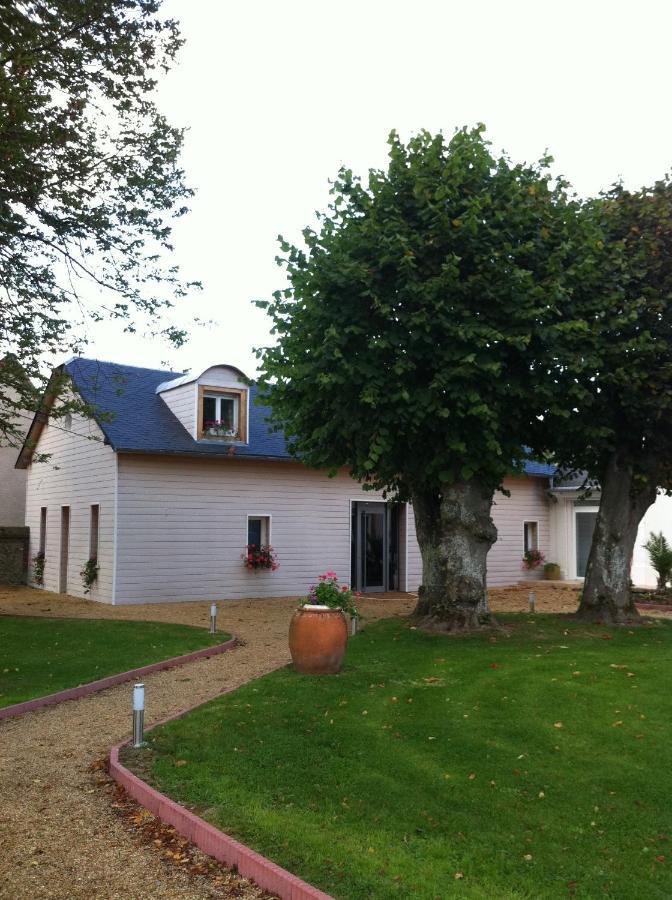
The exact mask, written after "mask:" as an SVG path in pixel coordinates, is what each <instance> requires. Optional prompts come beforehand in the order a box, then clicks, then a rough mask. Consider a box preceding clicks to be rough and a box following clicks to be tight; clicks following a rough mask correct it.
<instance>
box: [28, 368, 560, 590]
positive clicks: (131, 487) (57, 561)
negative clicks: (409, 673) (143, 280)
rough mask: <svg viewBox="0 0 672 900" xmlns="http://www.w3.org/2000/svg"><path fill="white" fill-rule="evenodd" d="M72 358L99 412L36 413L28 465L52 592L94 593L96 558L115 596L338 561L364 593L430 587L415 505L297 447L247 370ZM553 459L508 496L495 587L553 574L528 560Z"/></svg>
mask: <svg viewBox="0 0 672 900" xmlns="http://www.w3.org/2000/svg"><path fill="white" fill-rule="evenodd" d="M65 370H66V372H67V374H68V375H69V377H70V381H71V384H72V388H73V390H74V391H75V392H77V393H78V394H80V395H81V396H82V397H83V399H84V400H85V401H86V403H87V404H89V405H91V406H92V407H94V408H95V410H96V415H95V417H94V418H93V419H91V418H85V417H80V416H77V415H73V416H72V417H71V418H67V417H66V418H65V419H57V420H56V421H52V420H50V419H49V418H48V415H41V416H38V417H36V420H35V422H34V423H33V426H32V427H31V431H30V433H29V436H28V440H27V443H26V446H25V447H24V450H23V451H22V453H21V456H20V457H19V463H18V465H19V466H22V467H24V468H25V469H26V475H27V487H26V524H27V525H29V527H30V535H31V547H30V556H31V559H32V558H33V557H34V556H35V554H37V553H39V552H43V553H44V558H45V565H44V587H45V588H46V589H48V590H53V591H57V592H62V593H69V594H73V595H75V596H84V593H85V591H84V585H83V582H82V578H81V575H80V573H81V571H82V570H83V567H84V564H85V563H86V561H87V560H89V559H91V558H95V559H96V560H97V564H98V567H99V571H98V579H97V581H96V583H95V584H94V585H93V587H92V589H91V591H90V594H89V595H88V596H90V597H91V599H94V600H98V601H100V602H104V603H114V604H139V603H148V602H164V601H165V602H171V601H173V602H174V601H185V600H205V599H208V600H210V599H212V600H215V599H239V598H246V597H274V596H297V595H298V596H300V595H304V594H305V593H307V590H308V588H309V586H310V585H311V584H313V583H314V581H315V579H316V577H317V575H319V574H320V573H321V572H325V571H327V570H334V571H335V572H336V573H337V574H338V575H339V577H340V578H341V579H342V580H344V581H349V582H351V583H352V584H353V585H354V586H355V587H356V588H357V589H360V590H363V591H366V592H375V591H387V590H401V591H404V590H410V591H414V590H417V588H418V586H419V583H420V579H421V559H420V552H419V548H418V544H417V540H416V536H415V522H414V518H413V511H412V509H411V508H410V507H409V506H408V505H407V504H402V505H398V504H392V503H386V502H385V501H384V500H383V498H382V496H381V495H380V494H377V493H376V492H371V491H364V490H363V489H362V488H361V487H360V485H359V484H358V483H357V482H355V481H353V480H352V478H350V477H349V475H348V474H347V473H346V472H345V471H343V472H339V473H338V474H337V475H336V476H335V477H333V478H330V477H329V476H328V475H327V474H326V473H324V472H319V471H316V470H313V469H309V468H307V467H306V466H304V465H303V464H302V463H300V462H298V461H296V460H295V459H293V458H292V457H291V456H290V454H289V453H288V451H287V448H286V446H285V442H284V438H283V437H282V435H280V434H277V433H273V432H271V431H270V430H269V427H268V425H267V423H266V417H267V416H268V410H267V409H266V408H264V407H260V406H258V405H257V404H255V403H254V393H255V389H254V386H251V387H250V386H249V383H248V381H247V379H245V377H244V376H243V375H242V373H240V372H239V371H238V370H236V369H234V368H232V367H230V366H225V365H220V366H213V367H210V368H208V369H206V370H205V371H204V372H203V373H201V374H200V375H198V376H191V375H180V374H177V373H172V372H164V371H156V370H149V369H139V368H134V367H129V366H121V365H117V364H114V363H105V362H101V361H98V360H87V359H82V358H77V359H74V360H71V361H70V362H69V363H67V364H65ZM31 447H34V449H35V450H36V451H37V453H38V454H39V456H40V459H41V458H42V456H43V455H45V454H46V455H47V456H48V459H47V460H46V461H37V460H33V456H32V452H31V449H30V448H31ZM551 471H552V470H551V469H550V468H549V467H544V466H540V465H538V464H535V463H531V464H530V465H529V466H528V467H526V472H525V473H524V474H523V473H521V476H520V477H516V478H511V479H509V480H507V482H506V484H505V487H506V488H507V489H508V490H509V492H510V495H509V496H505V495H503V494H499V495H498V496H497V499H496V503H495V506H494V507H493V518H494V521H495V524H496V526H497V529H498V533H499V537H498V540H497V542H496V544H495V545H494V547H493V548H492V550H491V552H490V555H489V557H488V572H489V575H488V577H489V583H490V584H512V583H517V582H519V581H521V580H522V579H525V578H529V579H536V578H539V577H540V574H541V573H540V572H539V571H536V572H532V573H528V572H526V571H525V570H524V569H523V568H522V556H523V553H524V551H525V549H529V548H531V547H538V548H539V549H540V550H541V551H542V552H543V553H544V554H545V555H546V557H547V558H549V554H550V553H551V548H552V537H551V522H552V513H551V510H552V506H551V504H550V503H549V496H548V489H549V477H550V473H551ZM252 543H254V544H264V545H266V544H270V545H271V546H272V547H273V548H274V552H275V553H276V554H277V558H278V562H279V566H278V568H277V569H276V570H275V571H271V570H257V571H255V570H252V571H250V570H248V569H246V568H245V566H244V565H243V560H242V558H241V556H242V554H243V553H244V552H245V547H246V545H247V544H252Z"/></svg>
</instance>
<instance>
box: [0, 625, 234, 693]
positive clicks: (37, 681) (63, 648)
mask: <svg viewBox="0 0 672 900" xmlns="http://www.w3.org/2000/svg"><path fill="white" fill-rule="evenodd" d="M228 637H229V636H228V635H224V634H218V635H216V636H215V637H214V638H213V636H212V635H210V634H209V633H208V632H207V631H206V630H205V629H200V628H190V627H189V626H187V625H171V624H164V623H158V622H110V621H106V620H104V619H47V618H41V617H28V616H26V617H24V616H2V617H0V707H2V706H8V705H10V704H12V703H20V702H22V701H23V700H32V699H33V697H43V696H44V695H45V694H53V693H55V692H56V691H62V690H65V689H66V688H71V687H77V686H78V685H80V684H85V683H87V682H89V681H96V680H97V679H99V678H104V677H105V676H106V675H116V674H117V673H118V672H125V671H127V670H128V669H135V668H139V667H140V666H145V665H149V664H150V663H154V662H159V661H161V660H163V659H170V657H172V656H180V655H181V654H183V653H189V652H191V651H192V650H200V649H201V648H202V647H210V646H212V645H213V644H221V643H222V642H223V641H225V640H227V639H228Z"/></svg>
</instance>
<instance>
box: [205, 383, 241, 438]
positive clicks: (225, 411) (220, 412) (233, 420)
mask: <svg viewBox="0 0 672 900" xmlns="http://www.w3.org/2000/svg"><path fill="white" fill-rule="evenodd" d="M246 393H247V392H246V391H244V390H239V389H237V388H226V389H223V388H210V387H205V386H204V385H199V391H198V431H199V434H198V437H199V440H220V441H221V440H224V441H247V398H246Z"/></svg>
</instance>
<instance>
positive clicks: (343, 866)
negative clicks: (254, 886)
mask: <svg viewBox="0 0 672 900" xmlns="http://www.w3.org/2000/svg"><path fill="white" fill-rule="evenodd" d="M500 620H501V621H503V622H504V623H505V625H506V633H504V634H501V633H500V634H498V635H496V636H488V635H479V636H469V637H462V638H446V637H441V636H431V635H427V634H423V633H420V632H418V631H415V630H411V629H410V628H409V627H408V626H407V625H406V624H405V623H404V622H403V621H398V620H395V621H387V622H382V623H378V624H377V625H374V626H371V627H369V628H368V629H366V630H365V631H364V632H363V633H362V634H361V635H359V636H358V637H357V638H355V639H354V640H352V641H351V642H350V645H349V648H348V655H347V666H346V668H345V669H344V671H343V673H342V674H341V675H340V676H338V677H323V678H311V677H305V676H299V675H296V674H295V673H294V672H293V671H292V670H291V669H289V668H287V669H282V670H279V671H277V672H274V673H272V674H271V675H269V676H266V677H264V678H261V679H259V680H257V681H255V682H252V683H250V684H248V685H246V686H245V687H243V688H241V689H240V690H238V691H237V692H235V693H234V694H230V695H227V696H224V697H222V698H219V699H218V700H215V701H213V702H210V703H207V704H205V705H204V706H202V707H200V708H199V709H197V710H195V711H194V712H192V713H190V714H189V716H187V717H185V718H183V719H180V720H178V721H175V722H172V723H169V724H167V725H165V726H162V727H161V728H160V729H157V730H156V731H154V732H153V733H152V742H151V746H152V749H150V750H147V751H140V756H138V755H137V753H136V754H134V752H133V751H129V752H128V753H127V757H126V758H127V761H128V762H129V764H130V765H131V766H132V767H135V768H136V770H137V769H138V768H139V770H140V771H142V773H143V776H144V777H149V779H150V780H151V781H152V782H153V783H154V784H155V785H156V786H157V787H158V788H159V789H161V790H163V791H165V792H166V793H168V794H170V795H171V796H172V797H174V798H175V799H177V800H179V801H181V802H184V803H186V804H187V805H189V806H191V807H192V808H194V809H195V810H196V811H197V812H198V813H199V814H200V815H203V816H204V817H205V818H206V819H208V820H209V821H211V822H213V823H214V824H216V825H217V826H219V827H220V828H222V829H223V830H225V831H227V832H228V833H231V834H234V835H236V836H238V837H239V839H241V840H243V841H244V842H245V843H247V844H248V845H251V846H252V847H254V848H255V849H256V850H258V851H260V852H262V853H264V854H265V855H267V856H269V857H270V858H272V859H273V860H274V861H275V862H277V863H279V864H280V865H282V866H285V867H286V868H288V869H289V870H290V871H292V872H293V873H295V874H297V875H299V876H301V877H302V878H305V879H307V880H308V881H310V882H312V883H313V884H316V885H317V886H319V887H320V888H321V889H323V890H325V891H327V892H329V893H330V894H333V895H334V896H335V897H337V898H369V897H372V898H386V897H395V898H396V897H406V898H428V900H429V898H444V897H464V898H488V900H490V898H535V900H538V898H555V897H573V896H576V897H582V898H593V897H613V898H619V900H622V898H633V900H634V898H642V897H646V898H647V900H651V898H669V897H670V896H672V847H671V845H670V831H671V830H672V813H671V807H670V803H669V797H670V796H671V795H672V769H671V767H670V765H669V750H670V722H671V721H672V692H671V691H670V663H671V661H672V652H671V651H672V623H667V622H665V623H663V622H660V623H656V624H651V625H650V626H647V627H642V628H638V629H632V630H627V629H618V630H616V629H614V630H610V629H606V628H601V627H598V626H583V625H582V626H579V625H577V624H574V623H571V622H570V621H568V620H567V619H565V618H563V617H562V616H542V615H538V616H536V617H529V616H511V615H510V616H501V619H500Z"/></svg>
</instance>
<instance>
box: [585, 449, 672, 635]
mask: <svg viewBox="0 0 672 900" xmlns="http://www.w3.org/2000/svg"><path fill="white" fill-rule="evenodd" d="M651 481H653V482H654V483H653V484H651ZM601 489H602V498H601V500H600V509H599V511H598V513H597V521H596V522H595V532H594V534H593V543H592V545H591V548H590V555H589V556H588V564H587V567H586V577H585V581H584V586H583V594H582V597H581V604H580V606H579V609H578V612H577V616H579V617H580V618H582V619H588V620H590V621H599V622H608V623H618V622H631V621H633V620H636V619H638V618H639V613H638V612H637V609H636V608H635V604H634V601H633V598H632V592H631V590H630V569H631V566H632V554H633V552H634V549H635V540H636V539H637V530H638V528H639V523H640V522H641V521H642V518H643V516H644V513H645V512H646V511H647V509H648V508H649V507H650V506H651V504H652V503H653V502H654V500H655V499H656V484H655V479H653V478H651V479H650V480H648V481H647V482H642V481H640V480H639V479H638V480H635V478H634V475H633V471H632V466H631V465H630V464H629V463H628V462H627V460H625V459H622V458H621V457H620V456H619V454H618V453H614V454H613V455H612V457H611V459H610V460H609V463H608V465H607V468H606V471H605V473H604V477H603V478H602V483H601Z"/></svg>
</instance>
